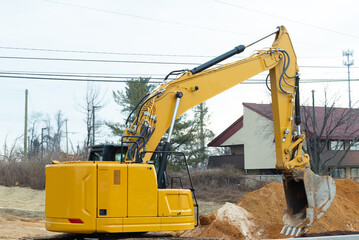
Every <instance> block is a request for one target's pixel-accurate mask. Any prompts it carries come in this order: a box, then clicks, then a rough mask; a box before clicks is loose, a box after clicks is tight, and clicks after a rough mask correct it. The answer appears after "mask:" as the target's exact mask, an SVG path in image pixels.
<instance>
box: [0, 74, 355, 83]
mask: <svg viewBox="0 0 359 240" xmlns="http://www.w3.org/2000/svg"><path fill="white" fill-rule="evenodd" d="M0 78H12V79H28V80H45V81H69V82H103V83H127V82H134V83H140V82H139V81H133V80H128V78H127V80H123V79H126V77H121V78H120V77H119V78H118V79H110V80H109V79H101V78H96V77H94V78H91V77H90V78H87V79H85V78H63V77H62V76H61V75H59V76H53V77H45V76H44V77H41V76H40V77H37V76H28V75H26V74H25V75H15V76H13V75H9V74H8V75H6V74H3V73H0ZM172 80H174V79H172ZM346 81H347V79H301V83H302V84H307V83H328V82H330V83H333V82H334V83H335V82H346ZM351 81H356V82H358V81H359V79H351ZM149 82H150V83H162V82H163V81H153V80H150V81H149ZM264 83H265V79H249V80H247V81H245V82H242V83H241V84H264Z"/></svg>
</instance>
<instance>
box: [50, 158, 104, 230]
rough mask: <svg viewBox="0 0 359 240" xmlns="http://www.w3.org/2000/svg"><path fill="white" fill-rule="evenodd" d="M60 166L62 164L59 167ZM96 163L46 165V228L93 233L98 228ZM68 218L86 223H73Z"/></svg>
mask: <svg viewBox="0 0 359 240" xmlns="http://www.w3.org/2000/svg"><path fill="white" fill-rule="evenodd" d="M59 166H61V167H59ZM96 181H97V173H96V165H95V164H93V163H81V164H77V163H74V164H53V165H48V166H47V167H46V202H45V216H46V218H47V220H46V228H47V229H50V230H53V231H64V230H66V232H81V233H88V232H94V230H95V228H96V207H97V206H96V194H97V193H96V185H97V184H96ZM69 219H76V220H81V221H82V222H83V223H76V224H72V223H70V221H69Z"/></svg>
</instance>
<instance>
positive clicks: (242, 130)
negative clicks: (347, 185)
mask: <svg viewBox="0 0 359 240" xmlns="http://www.w3.org/2000/svg"><path fill="white" fill-rule="evenodd" d="M314 112H315V114H314V115H313V114H312V113H313V108H312V107H309V106H308V107H301V115H302V122H303V123H302V128H301V129H302V131H305V134H306V137H307V138H309V139H313V138H314V136H317V138H318V141H319V142H320V146H321V147H323V151H322V152H321V159H323V161H322V162H323V163H325V168H326V169H325V170H326V171H327V172H330V170H331V169H333V171H332V175H333V176H334V177H342V178H343V177H353V178H357V177H359V143H358V142H357V141H358V138H359V110H358V109H353V108H352V109H348V108H334V107H330V108H329V107H315V108H314ZM313 116H314V117H315V125H316V128H313V124H314V121H313ZM314 130H315V131H320V132H318V133H316V132H315V131H314ZM317 138H316V139H317ZM309 144H310V143H309ZM208 146H209V147H229V148H230V150H231V155H225V156H211V157H210V159H209V162H208V167H209V168H214V167H220V166H223V165H227V164H228V165H232V166H234V167H236V168H240V169H244V170H245V171H246V172H247V173H248V174H275V173H279V172H278V171H277V170H276V169H275V164H276V159H275V146H274V133H273V116H272V106H271V105H270V104H256V103H243V116H241V117H240V118H239V119H238V120H236V121H235V122H234V123H232V124H231V125H230V126H229V127H228V128H227V129H225V130H224V131H223V132H222V133H220V134H219V135H218V136H217V137H215V138H214V139H213V140H212V141H211V142H210V143H209V144H208ZM334 169H335V170H334Z"/></svg>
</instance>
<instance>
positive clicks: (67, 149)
mask: <svg viewBox="0 0 359 240" xmlns="http://www.w3.org/2000/svg"><path fill="white" fill-rule="evenodd" d="M67 121H68V119H65V124H66V125H65V127H66V153H67V154H69V132H68V131H67Z"/></svg>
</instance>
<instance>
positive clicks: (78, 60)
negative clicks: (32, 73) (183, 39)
mask: <svg viewBox="0 0 359 240" xmlns="http://www.w3.org/2000/svg"><path fill="white" fill-rule="evenodd" d="M0 58H3V59H17V60H46V61H73V62H105V63H141V64H142V63H143V64H168V65H171V64H176V65H177V64H186V65H199V64H200V63H188V62H157V61H133V60H109V59H84V58H48V57H13V56H0Z"/></svg>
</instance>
